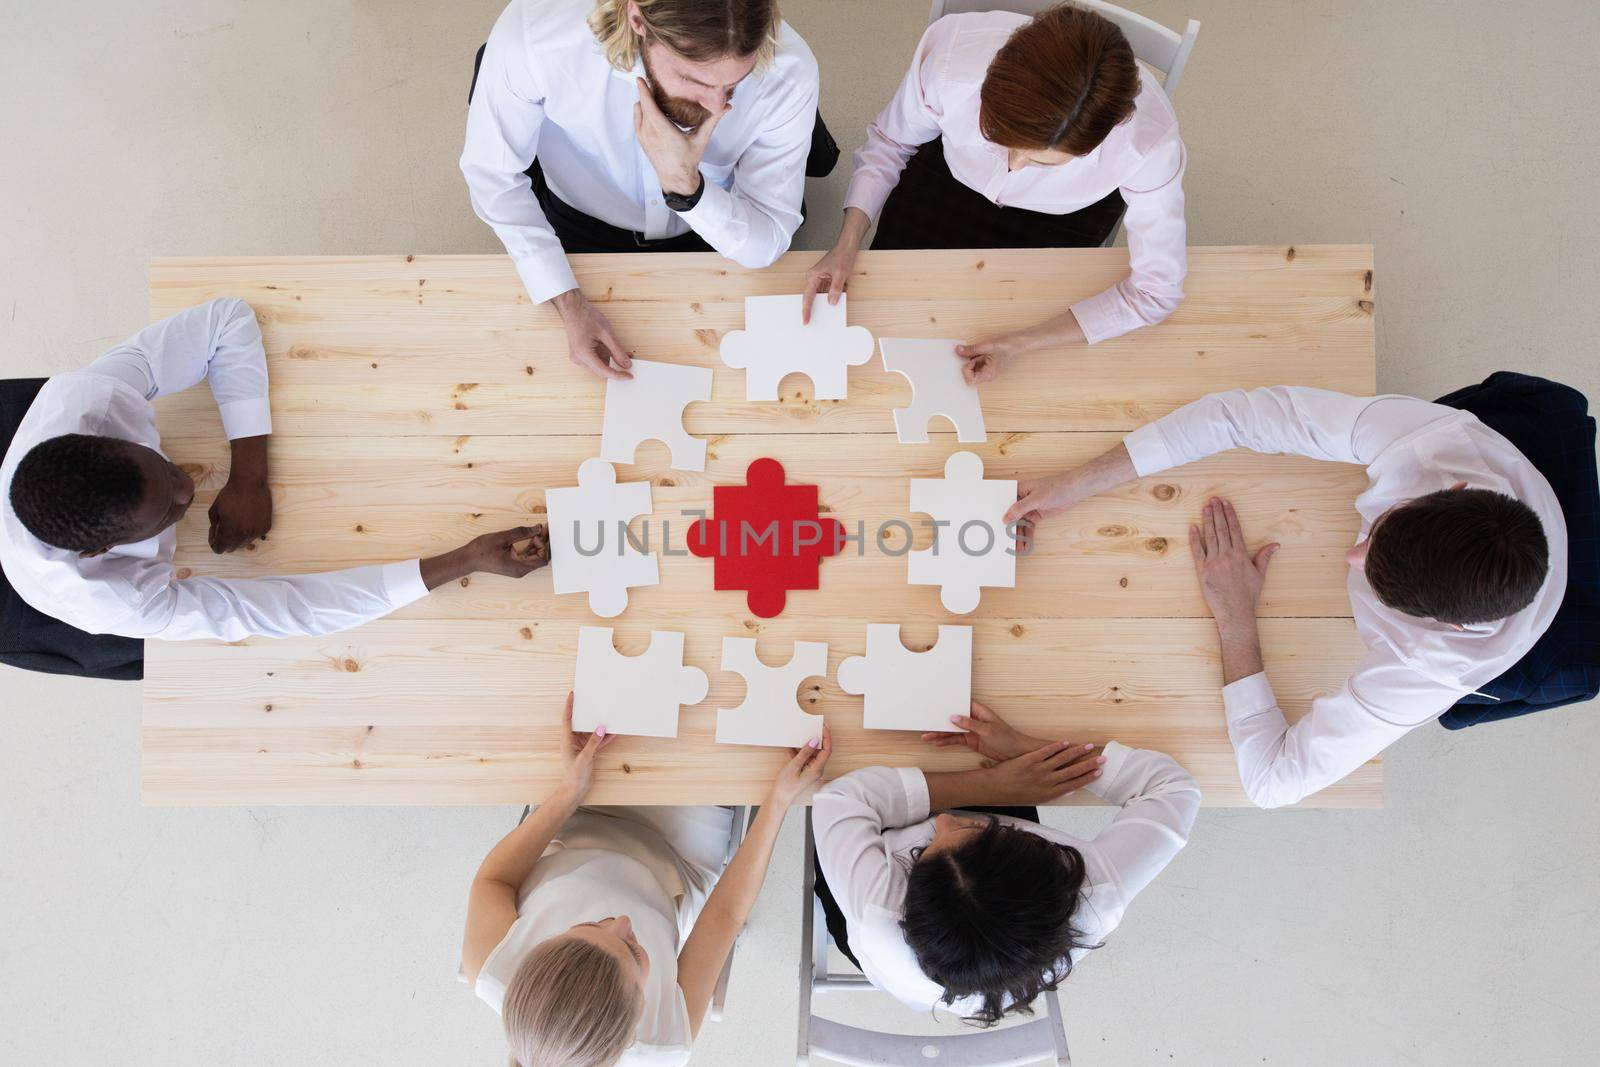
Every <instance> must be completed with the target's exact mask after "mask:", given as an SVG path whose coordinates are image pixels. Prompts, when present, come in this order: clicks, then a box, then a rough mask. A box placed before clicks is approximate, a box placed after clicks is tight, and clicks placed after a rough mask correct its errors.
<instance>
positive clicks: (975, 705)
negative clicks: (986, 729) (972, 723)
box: [968, 700, 1000, 722]
mask: <svg viewBox="0 0 1600 1067" xmlns="http://www.w3.org/2000/svg"><path fill="white" fill-rule="evenodd" d="M968 710H969V711H971V712H972V717H973V718H974V719H978V720H979V721H981V722H989V721H990V720H992V719H998V718H999V717H1000V716H998V715H996V714H995V713H994V712H993V711H991V710H989V706H988V705H987V704H982V703H980V702H978V701H976V700H974V701H972V702H971V706H970V707H969V709H968Z"/></svg>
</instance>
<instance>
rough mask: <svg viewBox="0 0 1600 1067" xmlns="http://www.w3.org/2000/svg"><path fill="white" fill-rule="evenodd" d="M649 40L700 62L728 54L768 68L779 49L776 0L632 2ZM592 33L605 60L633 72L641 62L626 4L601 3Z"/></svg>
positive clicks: (591, 23) (618, 1)
mask: <svg viewBox="0 0 1600 1067" xmlns="http://www.w3.org/2000/svg"><path fill="white" fill-rule="evenodd" d="M634 3H636V4H638V5H639V15H640V17H641V18H643V19H644V25H645V29H646V30H647V31H648V32H649V34H650V36H652V37H654V38H655V39H656V40H658V41H660V42H661V43H662V44H664V45H666V46H667V47H668V48H670V49H672V50H673V51H674V52H676V53H678V54H679V55H680V56H683V57H684V58H685V59H689V60H692V61H694V62H696V63H705V62H709V61H710V60H713V59H721V58H723V57H724V56H737V57H739V58H743V57H745V56H749V55H754V56H755V57H756V69H757V70H764V69H765V68H766V66H767V64H768V63H770V62H771V61H772V53H773V50H774V49H775V48H777V45H778V23H779V20H780V16H779V15H778V3H777V0H634ZM589 29H590V30H591V31H593V33H594V36H595V40H597V41H599V42H600V47H601V49H602V50H603V51H604V52H605V54H606V59H607V60H609V61H610V63H611V65H612V66H613V67H616V68H617V69H618V70H632V69H633V64H634V62H635V61H636V60H637V59H638V58H639V35H638V34H636V33H634V32H633V27H632V26H630V25H629V24H628V0H599V2H598V3H596V4H595V6H594V11H592V12H590V14H589Z"/></svg>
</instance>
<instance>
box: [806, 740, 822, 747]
mask: <svg viewBox="0 0 1600 1067" xmlns="http://www.w3.org/2000/svg"><path fill="white" fill-rule="evenodd" d="M806 746H807V747H808V748H821V747H822V738H820V737H813V738H812V739H811V740H809V741H807V742H806Z"/></svg>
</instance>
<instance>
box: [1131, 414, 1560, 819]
mask: <svg viewBox="0 0 1600 1067" xmlns="http://www.w3.org/2000/svg"><path fill="white" fill-rule="evenodd" d="M1123 443H1124V444H1125V445H1126V446H1127V449H1128V455H1129V456H1130V457H1131V458H1132V459H1133V466H1134V469H1135V470H1136V471H1137V472H1138V473H1139V475H1140V476H1141V477H1142V476H1146V475H1150V474H1155V473H1157V472H1159V471H1163V470H1166V469H1167V468H1169V467H1175V466H1178V465H1179V464H1183V463H1191V462H1193V461H1194V460H1197V459H1200V458H1202V457H1205V456H1209V455H1212V454H1213V453H1216V452H1222V451H1224V450H1226V449H1230V448H1248V449H1251V450H1253V451H1256V452H1277V453H1288V454H1291V455H1298V456H1309V457H1311V458H1313V459H1325V460H1332V461H1334V462H1338V463H1359V464H1361V465H1362V466H1364V467H1366V468H1367V477H1368V478H1369V479H1370V481H1369V483H1368V485H1367V489H1366V491H1365V492H1363V493H1362V494H1361V495H1360V496H1359V497H1357V498H1356V510H1357V511H1359V512H1360V513H1361V533H1360V536H1359V537H1358V538H1357V543H1360V541H1363V540H1365V539H1366V537H1367V535H1368V534H1369V533H1370V531H1371V529H1372V524H1373V522H1374V521H1376V520H1377V518H1378V517H1379V516H1381V515H1382V514H1383V513H1384V512H1386V511H1388V510H1389V509H1390V508H1391V507H1393V506H1394V505H1396V504H1400V503H1404V502H1405V501H1408V500H1413V499H1415V498H1417V497H1419V496H1424V495H1426V494H1428V493H1432V492H1435V491H1437V490H1440V489H1448V488H1450V487H1451V486H1452V485H1454V484H1456V483H1457V482H1466V483H1467V487H1468V488H1471V489H1489V490H1493V491H1494V492H1497V493H1503V494H1505V495H1506V496H1510V497H1514V498H1515V499H1517V500H1520V501H1522V502H1523V503H1524V504H1526V505H1528V506H1529V507H1530V508H1532V509H1533V511H1534V513H1535V514H1536V515H1538V516H1539V522H1540V523H1541V524H1542V525H1543V526H1544V534H1545V538H1546V540H1547V541H1548V542H1549V547H1550V569H1549V572H1548V573H1547V574H1546V575H1545V580H1544V585H1543V586H1542V587H1540V589H1539V593H1538V595H1537V596H1536V597H1535V598H1534V601H1533V603H1532V604H1530V605H1529V606H1528V607H1526V608H1524V609H1523V610H1521V611H1519V612H1517V614H1515V615H1512V616H1511V617H1510V618H1506V619H1500V620H1498V621H1495V622H1487V623H1481V624H1477V625H1473V626H1468V627H1466V628H1465V629H1462V630H1456V629H1454V628H1453V627H1451V626H1449V625H1447V624H1445V623H1441V622H1437V621H1434V620H1432V619H1419V618H1416V617H1414V616H1411V615H1406V614H1404V613H1402V612H1398V611H1395V610H1393V609H1392V608H1388V607H1385V606H1384V605H1383V603H1382V602H1381V601H1380V600H1379V599H1378V596H1377V594H1376V593H1374V592H1373V591H1372V586H1371V585H1370V584H1369V583H1368V582H1367V577H1366V574H1365V572H1363V571H1362V570H1360V569H1359V568H1354V567H1352V568H1351V569H1350V575H1349V581H1348V586H1349V591H1350V608H1351V614H1352V615H1354V617H1355V625H1356V632H1357V633H1358V634H1360V636H1361V639H1362V641H1363V642H1365V643H1366V645H1367V656H1366V658H1365V659H1364V660H1363V661H1362V662H1361V665H1360V666H1359V667H1357V668H1356V672H1355V673H1354V674H1352V675H1351V676H1350V678H1349V679H1348V680H1347V681H1346V682H1345V684H1344V685H1343V686H1342V687H1341V688H1340V689H1339V691H1338V692H1337V693H1334V694H1332V695H1331V696H1325V697H1319V698H1318V699H1317V700H1315V701H1313V702H1312V705H1311V710H1310V711H1308V712H1307V713H1306V714H1305V716H1304V717H1303V718H1301V719H1300V721H1299V722H1297V723H1295V724H1294V725H1293V726H1290V725H1289V723H1288V721H1287V720H1286V719H1285V718H1284V715H1283V712H1282V711H1281V710H1280V709H1279V707H1278V702H1277V699H1276V697H1274V695H1273V692H1272V686H1271V685H1270V684H1269V683H1268V681H1267V676H1266V673H1265V672H1262V673H1259V674H1254V675H1251V676H1250V677H1248V678H1241V679H1239V680H1238V681H1236V682H1233V683H1232V684H1231V685H1228V686H1226V687H1224V689H1223V691H1222V694H1223V701H1224V704H1225V705H1226V708H1227V716H1228V735H1229V737H1230V738H1231V739H1232V741H1233V747H1234V754H1235V756H1236V757H1237V759H1238V763H1239V777H1240V779H1241V780H1242V781H1243V783H1244V788H1245V792H1246V793H1248V794H1249V796H1250V799H1251V800H1253V801H1254V802H1255V803H1257V804H1259V805H1260V806H1262V807H1265V808H1271V807H1278V806H1280V805H1284V804H1293V803H1295V802H1296V801H1298V800H1300V799H1302V798H1304V797H1307V796H1309V795H1311V794H1312V793H1315V792H1317V791H1318V790H1319V789H1322V788H1324V787H1326V786H1329V785H1331V784H1333V783H1334V782H1337V781H1338V780H1339V779H1341V778H1343V777H1344V776H1345V775H1347V774H1349V773H1350V772H1351V771H1353V770H1355V769H1356V768H1357V767H1359V766H1361V764H1363V763H1365V762H1366V761H1367V760H1369V759H1371V758H1372V757H1373V756H1375V755H1377V754H1378V753H1379V752H1381V751H1383V749H1384V748H1386V747H1387V746H1388V745H1389V744H1390V743H1391V742H1393V741H1395V740H1397V739H1398V738H1400V737H1401V736H1403V735H1404V734H1406V733H1407V732H1409V731H1410V730H1412V729H1413V728H1415V727H1417V726H1420V725H1422V724H1423V723H1425V722H1428V721H1429V720H1431V719H1435V718H1437V717H1438V716H1439V715H1441V714H1443V713H1444V712H1445V711H1446V710H1448V709H1449V708H1450V707H1451V705H1453V704H1454V703H1455V702H1456V701H1457V700H1459V699H1460V698H1461V697H1463V696H1465V695H1467V694H1468V693H1471V692H1472V691H1473V690H1474V689H1476V688H1477V687H1478V686H1481V685H1484V684H1486V683H1488V682H1490V681H1492V680H1493V679H1495V678H1497V677H1498V676H1499V675H1501V674H1502V673H1504V672H1505V671H1506V670H1507V669H1508V668H1510V667H1511V666H1513V665H1514V664H1515V663H1516V662H1517V661H1518V660H1519V659H1521V658H1522V656H1523V654H1524V653H1526V652H1527V651H1528V649H1530V648H1531V647H1533V644H1534V642H1535V641H1537V640H1538V639H1539V637H1540V635H1541V634H1543V633H1544V632H1545V630H1546V629H1548V628H1549V626H1550V623H1551V620H1553V619H1554V618H1555V614H1556V610H1557V609H1558V608H1559V607H1560V606H1561V600H1562V597H1563V596H1564V595H1565V593H1566V588H1567V526H1566V519H1565V518H1564V517H1563V515H1562V512H1561V505H1560V503H1559V502H1557V500H1556V496H1555V492H1554V491H1553V490H1552V489H1551V488H1550V483H1549V482H1547V481H1546V480H1545V478H1544V475H1542V474H1540V473H1539V471H1538V470H1537V469H1536V468H1535V467H1534V466H1533V464H1532V463H1530V462H1528V460H1527V458H1526V457H1525V456H1523V454H1522V453H1521V452H1519V451H1518V450H1517V448H1516V446H1515V445H1513V444H1512V443H1511V442H1510V441H1507V440H1506V439H1505V438H1504V437H1502V436H1500V435H1499V434H1498V433H1496V432H1495V431H1493V430H1491V429H1489V427H1487V426H1485V425H1484V424H1483V423H1482V422H1480V421H1479V420H1478V418H1477V417H1476V416H1475V415H1472V414H1471V413H1469V412H1466V411H1461V410H1458V409H1456V408H1450V407H1445V406H1443V405H1441V404H1432V403H1429V402H1427V401H1425V400H1417V399H1415V398H1413V397H1408V396H1380V397H1355V396H1347V395H1345V394H1344V393H1334V392H1329V391H1328V390H1325V389H1307V388H1300V387H1295V386H1275V387H1272V388H1267V389H1254V390H1251V391H1249V392H1245V391H1244V390H1242V389H1235V390H1232V391H1230V392H1224V393H1213V394H1212V395H1210V396H1206V397H1202V398H1200V399H1199V400H1196V401H1195V402H1194V403H1192V404H1188V405H1186V406H1184V407H1182V408H1179V409H1178V410H1177V411H1174V412H1173V413H1172V414H1170V415H1166V416H1164V417H1162V418H1160V419H1157V420H1156V421H1155V422H1152V423H1150V424H1148V425H1146V426H1142V427H1140V428H1139V429H1137V430H1135V431H1134V432H1133V433H1131V434H1129V435H1128V436H1127V437H1126V438H1125V439H1124V441H1123Z"/></svg>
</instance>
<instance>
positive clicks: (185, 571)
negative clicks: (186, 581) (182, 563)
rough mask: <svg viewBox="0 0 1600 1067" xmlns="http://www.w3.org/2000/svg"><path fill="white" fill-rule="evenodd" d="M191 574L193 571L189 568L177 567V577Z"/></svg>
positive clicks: (186, 576) (185, 576)
mask: <svg viewBox="0 0 1600 1067" xmlns="http://www.w3.org/2000/svg"><path fill="white" fill-rule="evenodd" d="M193 574H194V571H192V570H190V569H189V568H188V567H179V568H178V577H179V578H188V577H190V576H191V575H193Z"/></svg>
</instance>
